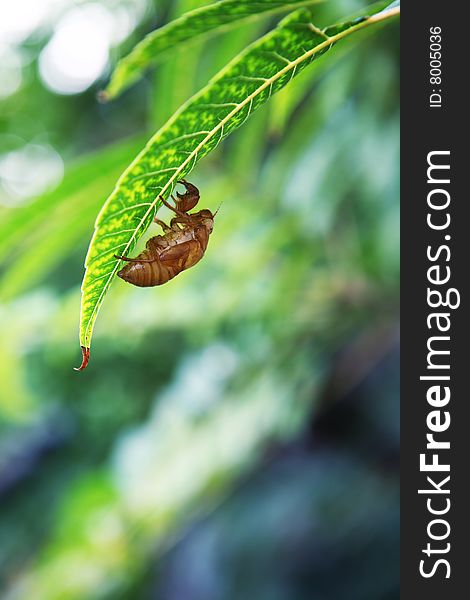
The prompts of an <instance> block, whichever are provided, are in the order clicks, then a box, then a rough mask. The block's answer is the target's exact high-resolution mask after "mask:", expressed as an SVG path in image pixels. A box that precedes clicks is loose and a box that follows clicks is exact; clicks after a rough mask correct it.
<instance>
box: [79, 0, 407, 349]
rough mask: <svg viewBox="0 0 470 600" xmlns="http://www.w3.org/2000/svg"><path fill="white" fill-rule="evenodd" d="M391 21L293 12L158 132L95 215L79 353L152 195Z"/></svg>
mask: <svg viewBox="0 0 470 600" xmlns="http://www.w3.org/2000/svg"><path fill="white" fill-rule="evenodd" d="M395 14H398V9H395V10H394V11H387V12H381V13H378V14H376V15H374V16H371V17H363V18H360V19H358V20H355V21H353V22H346V23H341V24H337V25H334V26H332V27H329V28H326V29H324V30H320V29H318V28H317V27H315V26H314V25H312V23H311V13H310V12H309V11H308V10H299V11H297V12H295V13H293V14H292V15H289V17H287V18H286V19H285V20H284V21H283V22H282V23H281V24H280V25H279V27H278V28H276V29H275V30H274V31H272V32H271V33H269V34H267V35H266V36H264V37H263V38H261V39H260V40H258V41H257V42H255V43H254V44H252V46H250V47H249V48H248V49H247V50H246V51H244V52H242V54H241V55H240V56H239V57H237V58H236V59H234V60H233V61H232V62H231V63H230V64H229V65H228V66H227V68H226V69H224V70H223V71H222V72H221V73H220V74H219V75H218V76H216V77H215V78H214V79H213V80H211V82H210V83H209V84H208V85H207V87H206V88H204V89H203V90H201V92H199V93H198V94H197V95H196V96H194V97H193V98H192V99H191V100H189V101H188V103H187V104H185V105H184V106H182V107H181V109H180V110H179V111H178V112H177V113H176V114H175V115H174V117H173V118H172V119H170V121H168V123H167V124H166V125H165V126H164V127H162V128H161V129H160V131H158V132H157V134H156V135H155V136H154V137H153V138H152V139H151V140H150V141H149V142H148V144H147V146H146V147H145V148H144V150H143V151H142V152H141V153H140V154H139V155H138V156H137V158H136V159H135V160H134V162H133V163H132V164H131V165H130V167H129V168H128V169H127V170H126V171H125V173H124V174H123V175H122V177H121V178H120V179H119V181H118V183H117V186H116V188H115V190H114V192H113V193H112V194H111V196H110V197H109V198H108V200H107V202H106V203H105V205H104V206H103V209H102V210H101V212H100V214H99V215H98V218H97V221H96V226H95V233H94V236H93V238H92V241H91V243H90V248H89V251H88V255H87V259H86V274H85V278H84V281H83V286H82V307H81V316H80V344H81V346H82V349H83V348H85V349H88V348H89V347H90V343H91V338H92V333H93V327H94V323H95V320H96V317H97V314H98V311H99V309H100V307H101V304H102V302H103V299H104V296H105V294H106V292H107V290H108V288H109V285H110V283H111V281H112V279H113V278H114V276H115V274H116V272H117V270H118V267H119V264H120V262H119V261H118V260H116V258H115V257H114V255H115V254H121V255H124V256H127V255H128V254H129V253H130V252H132V250H133V249H134V247H135V244H136V242H137V240H138V239H139V238H140V237H141V236H142V234H143V233H144V232H145V230H146V229H147V228H148V227H149V225H150V224H151V222H152V220H153V218H154V216H155V213H156V211H157V209H158V206H159V200H158V196H159V195H160V194H161V195H163V196H164V197H168V196H169V194H170V193H171V191H172V189H173V187H174V186H175V184H176V182H177V181H178V180H179V179H181V178H184V177H186V176H187V175H188V174H189V173H190V172H191V171H192V169H193V168H194V166H195V164H196V162H197V161H198V160H200V159H201V158H203V157H204V156H206V155H207V154H208V153H209V152H211V151H212V150H214V148H216V147H217V145H218V144H219V143H220V141H221V140H222V139H223V138H224V137H226V136H227V135H229V134H230V133H231V132H233V131H234V130H235V129H237V128H238V127H240V126H241V125H242V124H243V123H244V122H245V121H246V120H247V119H248V117H249V116H250V115H251V113H252V112H253V111H254V110H256V109H257V108H258V107H259V106H261V105H262V104H264V102H266V101H267V100H268V99H269V98H270V97H271V95H272V94H273V93H275V92H276V91H278V90H280V89H282V88H283V87H284V86H285V85H286V84H287V83H289V82H290V81H291V80H292V79H293V77H295V75H296V74H298V73H299V72H301V71H302V70H303V69H304V68H305V67H306V66H307V65H308V64H309V63H311V62H312V61H313V60H314V59H316V58H318V57H319V56H321V55H322V54H324V53H325V52H326V51H328V50H329V49H330V48H331V47H332V45H333V44H334V43H335V42H337V41H339V40H341V39H342V38H344V37H346V36H348V35H350V34H351V33H353V32H355V31H358V30H360V29H362V28H364V27H365V26H367V25H369V24H370V23H375V22H380V21H381V20H384V19H386V18H389V17H391V16H394V15H395ZM84 352H85V351H84Z"/></svg>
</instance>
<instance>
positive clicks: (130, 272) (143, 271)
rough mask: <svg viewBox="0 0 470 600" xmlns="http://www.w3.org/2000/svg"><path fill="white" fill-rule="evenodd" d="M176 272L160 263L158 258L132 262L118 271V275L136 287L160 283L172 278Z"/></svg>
mask: <svg viewBox="0 0 470 600" xmlns="http://www.w3.org/2000/svg"><path fill="white" fill-rule="evenodd" d="M175 275H176V273H172V272H171V269H169V268H168V267H166V266H164V265H162V264H161V263H160V261H159V260H158V258H157V259H156V260H154V261H152V262H132V263H129V264H128V265H126V266H125V267H124V268H123V269H121V270H120V271H119V273H118V277H120V278H121V279H124V281H127V282H128V283H132V284H133V285H137V286H138V287H152V286H155V285H162V284H164V283H166V282H167V281H169V280H170V279H172V278H173V277H174V276H175Z"/></svg>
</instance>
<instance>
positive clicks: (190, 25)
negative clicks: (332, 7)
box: [101, 0, 322, 100]
mask: <svg viewBox="0 0 470 600" xmlns="http://www.w3.org/2000/svg"><path fill="white" fill-rule="evenodd" d="M321 1H322V0H292V1H290V2H282V1H279V0H256V1H255V2H253V1H252V0H221V1H220V2H215V3H214V4H209V5H208V6H203V7H201V8H197V9H195V10H193V11H191V12H188V13H186V14H184V15H183V16H181V17H180V18H178V19H175V20H173V21H171V22H170V23H168V24H167V25H165V26H164V27H161V28H159V29H157V30H156V31H153V32H152V33H150V34H149V35H147V37H145V38H144V39H143V40H142V41H141V42H140V43H139V44H137V46H136V47H135V48H134V49H133V50H132V52H130V54H128V55H127V56H126V57H125V58H123V59H122V60H121V61H119V63H118V64H117V66H116V68H115V70H114V72H113V75H112V77H111V81H110V82H109V84H108V86H107V88H106V90H105V91H104V92H103V93H102V94H101V97H102V98H103V99H104V100H112V99H113V98H116V97H117V96H119V94H121V93H122V92H123V91H124V90H125V89H126V88H128V87H129V86H130V85H132V84H133V83H134V82H135V81H136V80H137V79H138V78H139V77H141V76H142V74H143V72H144V71H145V69H147V68H148V67H150V66H152V65H156V64H157V63H159V62H160V61H161V60H162V58H164V57H165V56H166V55H167V53H168V52H169V51H170V50H173V49H178V48H180V47H181V46H182V45H184V44H186V43H188V42H192V41H194V40H196V39H198V38H200V37H201V36H204V35H208V34H215V33H217V32H220V31H224V30H226V29H228V28H230V27H234V26H236V25H238V24H239V23H241V22H246V21H248V20H250V19H256V18H259V17H262V16H266V15H269V14H276V13H279V12H283V11H284V12H286V11H288V10H292V9H294V8H298V7H299V6H303V5H307V4H314V3H317V2H321Z"/></svg>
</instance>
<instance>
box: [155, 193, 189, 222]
mask: <svg viewBox="0 0 470 600" xmlns="http://www.w3.org/2000/svg"><path fill="white" fill-rule="evenodd" d="M159 199H160V202H161V203H162V204H164V205H165V206H166V207H167V208H169V209H170V210H172V211H173V212H175V213H176V214H177V215H179V216H180V217H184V216H185V213H183V212H181V211H180V210H178V209H177V208H175V207H174V206H171V204H169V203H168V202H167V201H166V200H165V198H164V197H163V196H161V195H160V196H159Z"/></svg>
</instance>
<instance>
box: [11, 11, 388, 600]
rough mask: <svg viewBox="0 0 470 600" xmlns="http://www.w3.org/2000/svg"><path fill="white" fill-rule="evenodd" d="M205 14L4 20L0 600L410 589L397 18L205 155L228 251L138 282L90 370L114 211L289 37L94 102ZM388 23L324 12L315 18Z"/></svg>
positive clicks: (224, 41) (202, 58) (207, 193)
mask: <svg viewBox="0 0 470 600" xmlns="http://www.w3.org/2000/svg"><path fill="white" fill-rule="evenodd" d="M202 4H204V2H199V1H196V0H179V1H176V2H170V1H167V0H155V1H152V0H99V1H94V2H87V1H85V2H80V1H72V0H42V1H41V2H38V1H37V0H15V2H12V3H8V6H7V4H5V5H2V11H1V12H2V18H1V20H0V277H1V281H0V329H1V336H0V506H1V509H0V596H1V597H2V598H7V599H9V600H13V599H14V600H17V599H21V600H23V599H25V600H26V599H27V600H33V599H34V600H42V599H45V600H56V599H57V600H72V599H88V598H90V599H91V598H93V599H94V598H97V599H98V598H99V599H111V598H122V599H134V598H135V599H143V600H144V599H145V600H238V599H249V600H252V599H253V600H254V599H255V598H256V600H342V599H345V600H346V599H347V600H369V599H370V600H388V599H394V598H398V595H399V594H398V442H399V438H398V420H399V417H398V338H397V322H398V274H399V237H398V235H399V234H398V223H399V205H398V184H399V180H398V164H399V161H398V156H399V155H398V151H399V137H398V135H399V133H398V50H399V40H398V23H393V24H391V25H388V26H387V27H384V28H379V29H378V30H374V31H368V32H367V33H363V34H360V35H358V36H353V37H352V38H351V40H350V41H349V40H348V41H347V42H345V43H344V44H343V45H340V46H338V47H337V48H336V49H334V50H333V51H332V52H331V53H329V54H328V55H327V57H326V58H324V59H323V58H322V59H321V60H319V61H318V63H315V65H314V66H313V67H310V68H309V69H307V70H306V71H305V72H303V73H302V74H301V75H300V76H299V77H298V78H296V79H295V80H294V81H293V82H292V84H291V85H290V86H288V88H286V89H285V90H284V91H282V92H281V93H279V94H278V95H277V96H275V97H273V98H272V100H271V101H270V103H269V104H268V105H267V106H266V107H265V108H263V109H261V110H260V111H258V112H257V113H255V114H254V116H253V117H252V118H251V119H250V120H249V121H248V122H247V123H246V125H245V126H244V127H243V128H242V129H240V130H239V131H238V132H237V133H235V134H234V135H232V136H231V137H230V138H228V139H227V140H226V141H225V142H224V144H222V146H221V147H219V148H218V149H217V151H216V152H214V153H212V154H211V156H210V157H209V158H207V159H205V160H204V161H202V162H201V163H200V165H198V167H197V169H196V170H195V171H194V173H193V175H192V176H191V181H192V182H193V183H195V184H196V185H197V186H198V187H199V188H200V190H201V196H202V199H201V204H200V207H201V208H206V207H207V208H210V209H212V210H215V209H216V208H217V206H218V205H219V203H220V202H221V201H223V204H222V206H221V209H220V212H219V213H218V216H217V220H216V227H215V230H214V233H213V234H212V236H211V240H210V243H209V247H208V251H207V253H206V256H205V258H204V260H203V261H202V262H201V263H199V264H198V265H197V266H196V267H195V268H194V269H191V270H190V271H188V272H185V273H183V274H181V276H179V277H178V278H177V279H175V280H174V281H172V282H170V283H169V284H167V285H165V286H162V287H159V288H150V289H138V288H133V287H131V286H129V285H128V284H126V283H124V282H122V281H121V280H117V281H115V282H114V284H113V286H112V289H111V292H110V293H109V294H108V297H107V298H106V301H105V303H104V306H103V308H102V310H101V313H100V317H99V319H98V322H97V327H96V330H95V337H94V345H93V348H92V350H93V352H92V360H91V363H90V366H89V368H88V369H87V370H86V371H85V372H83V373H75V372H74V371H73V370H72V367H73V366H77V365H78V364H79V362H80V356H79V355H80V352H79V346H78V316H79V302H80V291H79V286H80V282H81V278H82V276H83V261H84V257H85V254H86V250H87V246H88V243H89V240H90V237H91V233H92V228H93V222H94V219H95V216H96V214H97V212H98V210H99V208H100V206H101V204H102V203H103V201H104V200H105V198H106V196H107V194H109V193H110V192H111V190H112V188H113V185H114V183H115V181H116V179H117V177H118V176H119V174H120V173H121V172H122V170H123V169H124V168H125V167H126V166H127V164H128V163H129V162H130V161H131V160H132V159H133V157H134V156H135V154H136V153H137V152H138V151H139V149H140V148H141V147H142V145H143V144H144V142H145V140H146V139H147V138H148V137H150V135H151V134H152V133H153V132H154V131H155V130H156V128H157V127H158V126H160V125H161V124H163V123H164V122H165V121H166V119H167V118H168V117H169V116H170V115H171V114H172V113H173V112H174V111H175V110H176V109H177V108H178V107H179V106H180V104H181V103H182V102H183V101H185V100H186V99H187V98H188V97H189V96H190V95H191V94H192V93H194V92H195V91H197V90H198V89H200V88H201V87H202V86H203V85H204V84H205V83H206V82H207V81H208V79H209V78H210V77H211V76H212V75H213V74H215V73H216V72H217V71H218V70H219V69H220V68H221V67H223V66H224V65H225V64H226V62H227V61H228V60H229V59H231V58H232V57H233V56H234V55H236V53H237V52H239V51H240V50H241V49H242V48H243V47H244V46H245V45H246V44H247V43H249V42H250V41H252V40H254V39H256V38H257V37H259V35H261V34H263V33H264V32H265V31H267V30H268V29H269V28H270V27H272V26H273V24H275V22H276V20H277V19H272V20H270V19H269V18H268V19H266V18H265V19H264V20H260V21H258V22H256V23H250V24H249V25H245V26H243V27H240V28H239V29H235V30H232V31H229V32H226V33H224V34H223V35H218V36H216V37H213V38H211V39H209V40H203V41H200V42H198V43H196V44H193V45H192V46H191V47H188V48H185V49H182V50H181V51H180V52H175V53H174V54H173V55H172V57H171V58H169V59H168V60H167V61H166V62H165V63H164V64H163V65H161V66H160V67H158V68H157V70H155V71H154V72H152V73H149V74H148V76H147V77H146V78H145V79H144V80H142V81H140V82H139V83H138V84H137V85H135V86H134V87H133V88H132V89H130V90H129V91H128V92H126V93H125V94H124V96H123V97H122V98H120V99H119V100H117V101H116V102H114V103H112V104H109V105H105V104H100V103H98V102H97V101H96V92H97V91H98V90H99V89H100V88H101V87H102V86H103V84H104V82H105V81H106V80H107V77H108V76H109V72H110V69H111V66H112V65H113V64H115V61H116V60H117V58H118V57H119V56H122V55H123V54H124V53H125V52H126V51H128V50H129V49H130V48H132V47H133V45H134V44H135V43H136V42H137V41H138V40H140V39H141V38H142V36H143V35H144V34H145V33H147V32H149V31H151V30H152V29H154V28H155V27H156V26H159V25H161V24H163V23H165V22H167V21H168V20H171V19H173V18H174V17H175V16H177V15H179V14H181V13H183V12H185V11H187V10H189V9H192V8H195V7H197V6H200V5H202ZM363 6H364V3H363V2H359V1H355V0H334V1H332V2H326V3H325V4H324V5H320V6H318V7H316V8H315V11H316V12H317V14H318V19H317V24H318V25H320V26H322V25H327V24H330V23H331V22H334V21H335V20H336V19H338V18H341V17H343V16H345V15H348V14H349V13H352V12H354V11H355V10H357V9H359V8H361V7H363ZM161 214H162V215H164V216H166V214H165V212H164V211H162V213H161ZM155 232H156V229H152V228H151V231H149V232H148V235H147V238H148V237H149V236H151V235H155Z"/></svg>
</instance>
